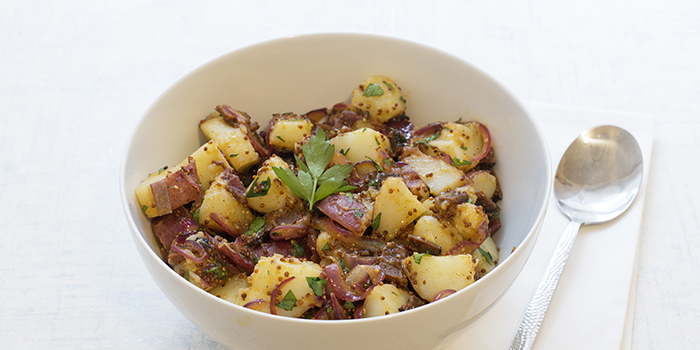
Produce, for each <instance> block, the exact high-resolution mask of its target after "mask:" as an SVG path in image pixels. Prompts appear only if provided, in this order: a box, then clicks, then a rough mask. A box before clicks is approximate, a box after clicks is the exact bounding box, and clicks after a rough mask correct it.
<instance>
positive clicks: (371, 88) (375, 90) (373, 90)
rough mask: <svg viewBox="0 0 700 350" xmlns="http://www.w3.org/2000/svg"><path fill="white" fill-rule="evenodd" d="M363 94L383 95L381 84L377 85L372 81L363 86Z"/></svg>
mask: <svg viewBox="0 0 700 350" xmlns="http://www.w3.org/2000/svg"><path fill="white" fill-rule="evenodd" d="M362 95H363V96H368V97H370V96H381V95H384V89H382V87H381V86H379V85H377V84H376V83H372V84H369V85H367V87H366V88H365V92H364V93H363V94H362Z"/></svg>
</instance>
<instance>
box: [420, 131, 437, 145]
mask: <svg viewBox="0 0 700 350" xmlns="http://www.w3.org/2000/svg"><path fill="white" fill-rule="evenodd" d="M438 136H440V132H439V131H438V132H436V133H434V134H432V135H430V136H428V137H426V138H424V139H421V140H419V141H418V142H416V143H417V144H426V145H427V144H428V142H430V141H433V140H435V139H436V138H438Z"/></svg>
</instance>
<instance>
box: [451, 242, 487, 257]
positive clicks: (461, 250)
mask: <svg viewBox="0 0 700 350" xmlns="http://www.w3.org/2000/svg"><path fill="white" fill-rule="evenodd" d="M479 245H480V244H479V243H475V242H472V241H461V242H459V243H457V244H455V246H454V247H452V248H450V250H449V251H447V255H460V254H471V253H472V252H473V251H474V249H476V248H479Z"/></svg>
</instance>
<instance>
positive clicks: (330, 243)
mask: <svg viewBox="0 0 700 350" xmlns="http://www.w3.org/2000/svg"><path fill="white" fill-rule="evenodd" d="M335 243H336V242H335V240H334V239H333V236H331V234H330V233H328V232H326V231H321V232H319V234H318V236H316V251H317V252H318V254H319V255H321V256H323V255H325V254H326V253H327V252H330V250H331V249H333V247H335Z"/></svg>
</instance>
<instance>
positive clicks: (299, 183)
mask: <svg viewBox="0 0 700 350" xmlns="http://www.w3.org/2000/svg"><path fill="white" fill-rule="evenodd" d="M301 150H302V153H303V155H304V160H305V161H306V162H304V161H302V160H301V159H299V157H297V156H296V155H295V156H294V158H296V161H297V165H298V166H299V172H298V174H297V175H294V172H292V171H291V170H290V169H286V168H280V167H272V170H273V171H274V172H275V174H276V175H277V177H278V178H279V179H280V180H282V182H284V183H285V184H286V185H287V186H288V187H289V189H290V190H292V192H294V193H295V194H296V195H297V196H299V197H301V198H303V199H305V200H306V201H307V202H309V210H312V209H313V207H314V203H316V202H318V201H320V200H321V199H323V198H326V197H327V196H329V195H331V194H333V193H338V192H345V191H352V190H354V189H356V188H355V187H354V186H349V185H348V183H347V182H346V181H345V179H347V178H348V176H350V172H351V171H352V168H353V165H352V164H345V165H338V164H336V165H333V166H332V167H330V168H328V169H326V167H327V166H328V164H329V163H330V162H331V159H332V158H333V154H334V153H335V146H334V145H333V144H331V143H330V141H328V135H327V134H326V132H325V131H323V129H318V131H317V132H316V135H315V136H312V137H311V138H310V139H309V143H304V144H302V145H301Z"/></svg>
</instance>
